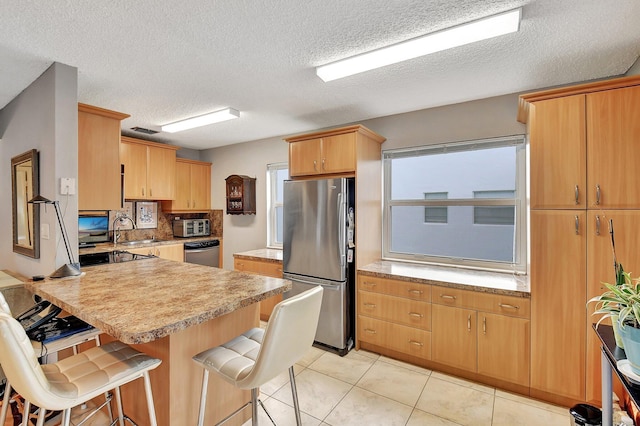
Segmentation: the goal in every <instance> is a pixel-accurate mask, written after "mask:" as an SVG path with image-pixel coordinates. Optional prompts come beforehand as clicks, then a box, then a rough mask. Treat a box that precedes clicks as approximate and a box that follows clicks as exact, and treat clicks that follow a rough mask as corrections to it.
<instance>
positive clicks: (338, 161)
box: [320, 133, 356, 173]
mask: <svg viewBox="0 0 640 426" xmlns="http://www.w3.org/2000/svg"><path fill="white" fill-rule="evenodd" d="M320 165H321V167H320V168H321V172H322V173H345V172H354V171H355V170H356V134H355V133H346V134H344V135H337V136H328V137H324V138H322V157H321V161H320Z"/></svg>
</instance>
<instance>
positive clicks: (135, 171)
mask: <svg viewBox="0 0 640 426" xmlns="http://www.w3.org/2000/svg"><path fill="white" fill-rule="evenodd" d="M120 161H121V162H122V164H124V197H125V198H128V199H134V200H143V199H146V198H148V197H147V194H148V191H147V147H146V146H144V145H138V144H135V143H128V142H122V143H121V144H120Z"/></svg>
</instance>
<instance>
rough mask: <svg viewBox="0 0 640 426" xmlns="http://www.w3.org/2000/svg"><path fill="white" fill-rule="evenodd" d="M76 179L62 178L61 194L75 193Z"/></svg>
mask: <svg viewBox="0 0 640 426" xmlns="http://www.w3.org/2000/svg"><path fill="white" fill-rule="evenodd" d="M75 194H76V180H75V179H74V178H60V195H75Z"/></svg>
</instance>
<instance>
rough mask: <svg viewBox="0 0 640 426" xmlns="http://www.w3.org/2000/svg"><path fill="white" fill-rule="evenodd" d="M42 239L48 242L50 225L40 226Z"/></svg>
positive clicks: (43, 224)
mask: <svg viewBox="0 0 640 426" xmlns="http://www.w3.org/2000/svg"><path fill="white" fill-rule="evenodd" d="M40 238H42V239H43V240H48V239H49V224H48V223H42V224H40Z"/></svg>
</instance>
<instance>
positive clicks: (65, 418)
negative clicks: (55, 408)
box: [62, 408, 71, 426]
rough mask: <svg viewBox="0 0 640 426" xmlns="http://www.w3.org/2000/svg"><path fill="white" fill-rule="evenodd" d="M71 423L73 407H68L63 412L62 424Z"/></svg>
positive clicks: (64, 425) (66, 425)
mask: <svg viewBox="0 0 640 426" xmlns="http://www.w3.org/2000/svg"><path fill="white" fill-rule="evenodd" d="M70 425H71V408H67V409H66V410H64V411H63V412H62V426H70Z"/></svg>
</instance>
